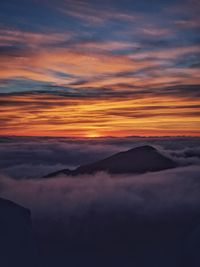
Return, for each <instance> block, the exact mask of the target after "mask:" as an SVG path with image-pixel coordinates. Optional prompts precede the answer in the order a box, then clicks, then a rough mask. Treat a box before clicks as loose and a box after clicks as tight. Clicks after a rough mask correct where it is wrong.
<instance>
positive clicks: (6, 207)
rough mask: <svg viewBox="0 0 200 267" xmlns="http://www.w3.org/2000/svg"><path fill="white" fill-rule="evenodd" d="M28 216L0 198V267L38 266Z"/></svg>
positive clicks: (18, 207)
mask: <svg viewBox="0 0 200 267" xmlns="http://www.w3.org/2000/svg"><path fill="white" fill-rule="evenodd" d="M30 215H31V213H30V211H29V210H28V209H25V208H23V207H21V206H19V205H18V204H16V203H14V202H12V201H9V200H5V199H3V198H0V254H1V260H0V266H2V267H14V266H16V267H17V266H20V267H27V266H29V267H35V266H38V265H36V250H35V243H34V240H33V237H32V227H31V216H30Z"/></svg>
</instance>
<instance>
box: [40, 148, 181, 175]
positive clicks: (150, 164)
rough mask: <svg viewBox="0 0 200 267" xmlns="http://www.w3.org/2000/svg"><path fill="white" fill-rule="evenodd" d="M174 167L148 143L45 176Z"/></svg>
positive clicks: (170, 160)
mask: <svg viewBox="0 0 200 267" xmlns="http://www.w3.org/2000/svg"><path fill="white" fill-rule="evenodd" d="M174 167H176V163H175V162H174V161H173V160H172V159H170V158H167V157H166V156H164V155H162V154H160V153H159V151H158V150H157V149H156V148H154V147H152V146H150V145H144V146H139V147H135V148H132V149H130V150H127V151H123V152H119V153H117V154H114V155H112V156H110V157H108V158H105V159H103V160H100V161H96V162H94V163H91V164H86V165H82V166H80V167H78V168H77V169H75V170H72V171H70V170H61V171H58V172H55V173H52V174H49V175H47V176H45V178H49V177H54V176H57V175H72V176H76V175H80V174H94V173H96V172H100V171H105V172H108V173H110V174H128V173H145V172H154V171H161V170H165V169H171V168H174Z"/></svg>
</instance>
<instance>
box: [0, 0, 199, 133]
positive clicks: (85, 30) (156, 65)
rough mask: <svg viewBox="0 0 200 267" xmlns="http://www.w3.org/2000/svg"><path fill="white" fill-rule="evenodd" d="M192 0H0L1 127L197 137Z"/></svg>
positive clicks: (196, 27)
mask: <svg viewBox="0 0 200 267" xmlns="http://www.w3.org/2000/svg"><path fill="white" fill-rule="evenodd" d="M199 12H200V2H199V1H198V0H182V1H179V0H173V1H172V0H167V1H166V0H152V1H148V0H140V1H132V0H123V1H122V0H121V1H120V0H106V1H105V0H101V1H97V0H93V1H90V0H78V1H77V0H48V1H47V0H40V1H39V0H26V1H25V0H6V1H5V0H1V2H0V135H19V136H20V135H23V136H67V137H105V136H115V137H123V136H135V135H136V136H170V135H172V136H177V135H178V136H179V135H181V136H182V135H190V136H200V120H199V115H200V100H199V99H200V69H199V68H200V45H199V44H200V38H199V34H198V32H199V31H200V18H199Z"/></svg>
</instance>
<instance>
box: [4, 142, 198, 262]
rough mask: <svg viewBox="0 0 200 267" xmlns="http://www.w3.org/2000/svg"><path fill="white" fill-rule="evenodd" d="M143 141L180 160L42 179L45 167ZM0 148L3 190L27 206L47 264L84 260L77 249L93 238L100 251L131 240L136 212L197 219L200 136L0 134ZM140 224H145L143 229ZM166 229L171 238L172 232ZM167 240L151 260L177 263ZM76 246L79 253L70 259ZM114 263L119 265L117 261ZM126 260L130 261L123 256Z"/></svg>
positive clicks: (144, 216)
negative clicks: (154, 167) (151, 168)
mask: <svg viewBox="0 0 200 267" xmlns="http://www.w3.org/2000/svg"><path fill="white" fill-rule="evenodd" d="M143 144H151V145H153V146H155V147H156V148H157V149H158V150H159V151H160V153H162V154H164V155H166V156H168V157H171V158H173V159H174V160H176V161H177V162H178V163H179V165H178V167H177V168H174V169H170V170H164V171H159V172H151V173H145V174H140V175H133V174H132V175H118V176H115V175H110V174H107V173H104V172H99V173H96V174H95V175H80V176H76V177H70V176H59V177H53V178H51V179H40V177H41V176H42V175H44V174H46V173H48V172H52V171H55V170H58V169H62V168H68V167H71V168H74V167H76V166H78V165H80V164H84V163H88V162H91V161H94V160H98V159H101V158H104V157H106V156H109V155H111V154H113V153H116V152H119V151H123V150H127V149H130V148H133V147H136V146H138V145H143ZM0 154H1V155H2V156H3V157H0V158H1V160H0V167H1V175H0V196H1V197H3V198H7V199H10V200H12V201H15V202H17V203H19V204H21V205H23V206H25V207H27V208H29V209H30V210H31V214H32V222H33V228H34V231H35V233H36V236H37V239H38V240H39V243H40V246H43V249H44V248H45V249H44V250H45V251H46V253H47V254H48V257H47V258H49V255H54V257H52V258H51V257H50V259H51V260H50V261H51V263H52V266H58V265H57V264H58V262H57V263H55V262H54V263H53V261H54V260H55V261H58V259H62V262H64V263H63V264H64V265H63V266H66V265H65V264H67V263H69V262H68V261H70V266H81V261H82V260H83V257H85V256H83V254H82V253H83V251H84V249H85V250H86V251H87V253H88V250H89V251H91V248H92V247H95V246H97V247H98V251H101V250H102V248H105V250H106V249H108V250H109V251H110V250H112V249H111V248H110V247H113V251H115V249H116V244H120V246H122V243H123V242H124V243H125V242H127V240H128V237H129V236H130V237H131V242H132V240H134V237H135V235H137V232H138V230H137V229H136V228H137V227H138V225H137V226H135V222H136V221H138V220H139V221H140V220H141V221H142V222H144V221H171V220H172V221H175V222H176V221H177V222H181V223H182V222H183V223H184V221H190V220H191V221H192V223H193V218H195V220H196V218H197V221H198V222H197V225H199V226H200V140H199V139H198V138H179V139H177V138H164V139H160V138H157V139H156V138H150V139H144V138H127V139H113V138H111V139H106V140H102V139H99V140H87V141H86V140H67V139H64V138H63V139H61V138H60V139H51V138H10V139H9V138H7V139H6V138H4V139H2V140H1V146H0ZM175 224H176V223H175ZM139 225H140V224H139ZM198 229H199V230H198ZM139 231H141V232H143V230H141V229H140V230H139ZM192 232H193V229H192V230H191V233H192ZM169 235H170V234H169ZM171 235H172V238H173V233H172V234H171ZM193 236H194V237H193V238H192V247H195V248H196V245H194V244H193V243H195V242H196V240H197V241H198V240H200V227H199V228H197V233H196V232H195V234H193ZM116 238H118V239H117V240H118V241H116V240H115V239H116ZM142 238H144V237H142ZM113 240H115V242H114V241H113ZM119 240H121V241H119ZM92 242H94V244H93V243H92ZM95 242H96V243H95ZM188 244H189V245H190V244H191V242H188ZM195 244H196V243H195ZM86 245H88V250H87V246H86ZM154 245H155V244H154ZM154 245H152V247H156V249H155V250H157V249H158V247H159V246H157V244H156V245H155V246H154ZM162 246H163V244H162ZM162 246H161V247H162ZM164 246H165V245H164ZM129 247H132V245H130V246H129ZM171 247H172V248H173V242H171V243H169V244H168V243H167V244H166V247H165V251H166V254H165V255H164V256H163V257H160V258H159V259H158V257H157V256H156V257H154V260H155V259H156V261H155V264H157V265H155V266H158V264H159V266H161V265H160V264H162V266H178V265H176V262H175V261H174V256H173V253H174V252H169V251H170V249H171ZM66 251H70V255H71V256H69V255H68V260H66V257H65V256H66ZM78 251H79V252H78ZM142 251H143V249H142ZM192 251H195V249H192ZM85 253H86V252H85ZM145 253H146V252H145ZM152 253H154V252H152ZM155 253H157V252H155ZM170 253H171V254H170ZM75 254H77V255H78V258H79V259H80V260H79V261H77V260H75V259H76V255H75ZM196 254H197V253H196ZM196 254H195V255H196ZM84 255H85V254H84ZM130 255H131V254H130ZM89 258H90V256H87V259H85V262H87V266H93V265H94V262H95V261H96V256H95V259H94V261H92V262H91V263H89V261H88V260H89ZM103 258H105V257H102V259H103ZM124 258H125V257H124V256H123V261H124ZM65 260H66V261H65ZM49 264H50V263H49V262H48V263H47V264H46V265H47V266H50V265H49ZM145 264H146V263H144V264H143V265H141V266H146V265H145ZM95 265H96V266H102V265H104V263H102V264H100V265H98V264H97V262H96V263H95ZM122 265H123V264H119V266H122ZM44 266H45V264H44ZM59 266H62V264H60V265H59ZM107 266H108V265H107ZM110 266H112V265H110ZM113 266H117V265H116V263H115V265H113ZM126 266H129V265H128V263H127V264H126ZM130 266H132V265H130ZM137 266H140V265H139V264H138V265H137ZM152 266H154V265H152ZM181 266H182V265H181ZM194 266H195V265H194Z"/></svg>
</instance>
